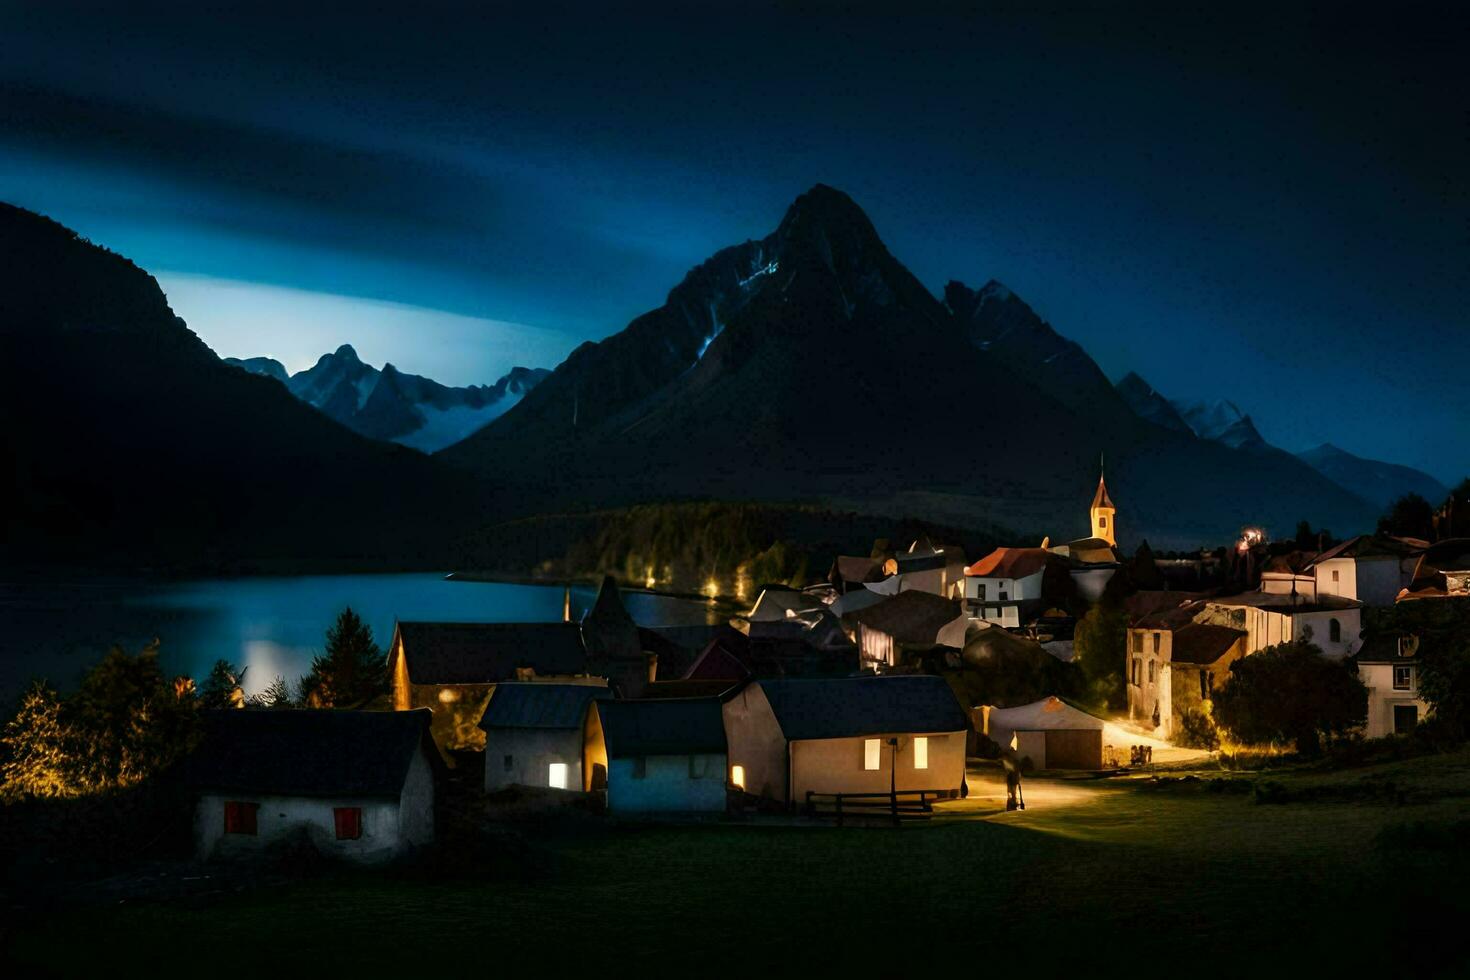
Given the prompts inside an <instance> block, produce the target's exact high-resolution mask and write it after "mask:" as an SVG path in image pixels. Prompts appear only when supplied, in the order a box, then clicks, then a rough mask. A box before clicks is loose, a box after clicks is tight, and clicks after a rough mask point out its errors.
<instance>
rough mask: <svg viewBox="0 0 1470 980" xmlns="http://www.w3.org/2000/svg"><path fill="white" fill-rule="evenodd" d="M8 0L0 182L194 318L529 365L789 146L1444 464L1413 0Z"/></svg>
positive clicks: (1280, 403) (1174, 386)
mask: <svg viewBox="0 0 1470 980" xmlns="http://www.w3.org/2000/svg"><path fill="white" fill-rule="evenodd" d="M16 6H17V5H14V4H3V5H0V199H4V200H7V201H10V202H13V203H16V204H20V205H23V206H26V207H30V208H34V209H36V210H39V211H42V212H44V213H47V214H49V215H51V216H52V217H54V218H56V219H58V220H60V221H62V222H64V223H66V224H68V225H70V226H72V227H74V228H76V229H78V230H79V231H81V232H82V233H83V234H85V235H87V236H88V237H90V238H92V239H93V240H95V241H98V242H100V243H102V244H105V245H108V246H109V247H111V248H113V249H115V250H117V251H120V252H122V253H123V254H126V255H128V256H129V257H131V258H133V259H134V260H135V261H137V262H138V263H139V264H141V265H143V266H144V267H145V268H147V269H149V270H150V271H152V272H154V273H155V274H156V275H158V277H159V279H160V281H161V282H162V283H163V285H164V288H165V289H166V291H168V293H169V294H170V298H171V299H172V301H173V304H174V307H175V310H176V311H177V312H179V313H180V315H182V316H184V317H185V319H187V320H188V321H189V323H190V325H191V327H193V328H194V329H195V330H196V331H197V332H198V333H199V334H200V335H201V336H202V337H203V338H204V339H205V340H206V341H207V342H208V343H209V344H210V345H211V346H212V347H214V348H215V349H216V350H217V351H219V352H220V353H221V354H223V355H234V356H249V355H258V354H263V355H270V356H274V357H277V358H279V359H281V360H283V361H284V362H285V363H286V364H287V366H288V367H289V368H291V369H293V370H297V369H300V368H303V367H306V366H309V364H310V363H311V362H312V361H314V360H315V358H316V356H317V355H318V354H320V353H322V352H324V351H327V350H331V349H333V348H335V347H336V346H337V345H338V344H341V343H344V342H350V343H353V344H354V345H355V346H356V347H357V349H358V351H359V353H360V354H361V355H362V356H363V357H364V359H366V360H368V361H370V362H372V363H376V364H381V363H382V362H383V361H385V360H386V361H392V362H393V363H395V364H396V365H398V366H399V367H400V368H401V369H403V370H407V371H412V372H417V373H422V374H427V375H429V376H431V377H434V378H435V379H437V380H440V381H443V382H446V383H452V384H467V383H481V382H491V381H493V380H494V379H495V378H496V377H498V376H499V375H500V374H502V373H503V372H504V371H505V370H506V369H508V368H509V367H510V366H511V365H512V364H528V365H535V366H547V367H551V366H554V365H555V364H556V363H557V362H558V361H559V360H560V359H561V358H562V357H563V356H564V355H565V354H566V353H568V352H569V351H570V350H571V349H572V348H573V347H574V346H575V345H576V344H578V343H580V342H581V341H583V340H586V339H596V338H600V337H603V336H606V335H607V334H609V333H612V332H614V331H616V330H619V329H621V328H622V327H623V326H624V325H625V324H626V323H627V321H628V320H629V319H631V318H632V317H633V316H635V315H637V314H638V313H641V312H643V311H645V310H647V309H650V308H652V307H655V306H657V305H659V304H660V303H661V302H662V300H663V297H664V294H665V293H666V292H667V291H668V289H669V288H670V287H671V286H672V285H674V284H675V283H676V282H677V281H678V280H679V279H680V278H681V277H682V275H683V274H684V272H686V271H687V270H688V269H689V267H691V266H692V265H694V264H696V263H698V262H699V261H701V260H703V259H704V258H706V257H707V256H708V255H709V254H711V253H712V252H714V251H715V250H717V249H718V248H720V247H722V246H725V245H728V244H733V243H735V242H739V241H743V240H745V239H747V238H753V237H759V236H761V235H764V234H766V233H767V232H769V231H770V230H771V229H772V228H774V226H775V225H776V223H777V222H778V221H779V219H780V217H781V214H782V212H783V210H784V209H785V207H786V206H787V205H788V204H789V203H790V201H791V200H792V199H793V198H794V197H795V196H796V195H797V194H799V193H801V192H802V191H803V190H805V189H806V188H807V187H809V186H810V185H811V184H813V183H816V182H819V181H820V182H823V183H828V184H831V185H833V186H836V187H839V188H841V189H843V190H845V191H847V192H848V193H849V194H851V195H852V196H853V197H854V198H855V199H856V200H857V201H858V203H859V204H861V205H862V206H863V207H864V208H865V209H866V210H867V212H868V214H869V215H870V216H871V217H872V219H873V221H874V223H875V224H876V225H877V227H878V230H879V232H880V234H881V235H882V236H883V237H884V240H885V241H886V242H887V244H888V246H889V248H890V249H891V250H892V251H893V252H894V254H895V255H896V256H898V258H899V259H900V260H902V261H903V262H905V263H906V264H907V265H908V266H909V268H911V269H912V270H913V271H914V273H915V274H917V275H918V276H919V278H920V279H921V280H923V281H924V282H925V283H926V284H927V285H928V286H929V287H930V288H931V289H933V290H934V291H935V292H936V293H937V292H938V291H940V290H941V289H942V287H943V284H944V282H945V281H946V280H948V279H951V278H958V279H962V280H965V281H967V282H970V283H971V284H972V285H979V284H980V283H983V282H984V281H985V280H987V279H989V278H997V279H1000V280H1002V281H1003V282H1005V283H1006V284H1008V285H1009V286H1011V287H1012V288H1013V289H1014V290H1016V291H1017V292H1018V293H1020V294H1021V295H1022V296H1023V297H1024V298H1026V299H1027V300H1028V301H1029V302H1030V303H1031V304H1032V305H1033V306H1034V307H1035V308H1036V309H1037V310H1038V311H1039V312H1040V313H1041V314H1042V315H1043V316H1044V317H1046V318H1047V319H1049V320H1050V321H1051V322H1052V323H1053V325H1055V326H1056V327H1057V329H1058V330H1060V331H1061V332H1062V333H1064V334H1066V335H1068V336H1070V337H1072V338H1074V339H1076V340H1077V341H1079V342H1080V343H1081V344H1082V345H1083V346H1084V347H1086V348H1087V350H1088V351H1089V352H1090V353H1091V354H1092V355H1093V357H1094V358H1096V360H1097V361H1098V362H1099V364H1101V366H1102V367H1103V370H1104V371H1106V372H1107V373H1108V374H1109V376H1110V377H1114V378H1116V377H1118V376H1121V375H1122V374H1123V373H1124V372H1126V371H1127V370H1129V369H1134V370H1137V371H1138V372H1139V373H1140V374H1142V375H1143V376H1144V377H1145V378H1147V379H1148V380H1149V381H1151V382H1152V383H1153V384H1154V385H1155V386H1156V387H1157V388H1159V389H1160V390H1161V391H1163V392H1164V393H1165V394H1166V395H1169V396H1171V397H1183V398H1206V399H1213V398H1220V397H1226V398H1230V399H1232V400H1234V401H1235V402H1237V403H1238V404H1239V405H1240V406H1241V407H1242V408H1243V409H1244V410H1246V411H1248V412H1250V413H1251V414H1252V415H1253V416H1254V418H1255V420H1256V422H1257V424H1258V427H1259V428H1260V429H1261V431H1262V433H1263V434H1264V435H1265V436H1266V438H1267V439H1268V440H1270V441H1272V442H1274V443H1276V444H1278V445H1281V446H1283V447H1285V448H1288V449H1294V450H1295V449H1303V448H1307V447H1309V446H1311V445H1315V444H1317V443H1319V442H1322V441H1331V442H1334V443H1336V444H1338V445H1340V446H1342V447H1343V448H1345V449H1348V450H1350V451H1352V452H1357V453H1360V454H1363V455H1368V456H1373V457H1376V458H1381V459H1389V460H1392V461H1395V462H1403V463H1408V464H1411V465H1415V466H1419V467H1421V468H1423V469H1426V470H1428V471H1429V472H1431V473H1433V474H1434V475H1436V476H1438V477H1440V478H1441V479H1443V480H1451V479H1456V478H1459V477H1462V476H1464V475H1465V474H1466V473H1467V472H1470V385H1467V381H1466V377H1467V374H1466V365H1467V357H1470V329H1467V323H1466V313H1465V311H1466V309H1467V300H1470V288H1467V287H1470V247H1467V245H1470V243H1467V227H1470V194H1467V174H1470V139H1467V135H1470V134H1467V123H1466V112H1465V102H1464V99H1465V92H1466V82H1467V78H1466V74H1465V71H1466V70H1465V68H1464V65H1463V64H1462V63H1457V62H1459V61H1461V60H1462V59H1460V58H1458V57H1457V55H1462V54H1463V51H1464V50H1465V41H1466V30H1465V23H1464V21H1463V19H1458V20H1457V19H1456V18H1463V15H1462V14H1457V13H1452V12H1451V11H1452V10H1453V9H1454V8H1453V7H1451V6H1449V5H1446V6H1443V7H1440V8H1436V7H1433V6H1417V7H1416V6H1414V5H1405V4H1396V5H1394V6H1393V7H1392V8H1391V9H1389V8H1383V9H1382V10H1380V11H1378V12H1376V13H1370V12H1367V11H1364V12H1363V13H1361V14H1359V13H1350V12H1345V11H1343V10H1340V9H1338V7H1337V5H1324V6H1322V7H1320V8H1315V9H1314V8H1306V7H1301V8H1298V9H1297V10H1296V11H1295V12H1292V13H1289V14H1286V15H1283V14H1281V13H1280V12H1276V11H1273V10H1272V7H1271V6H1261V7H1258V8H1255V9H1246V8H1243V7H1241V6H1240V5H1235V4H1228V5H1213V6H1220V7H1225V8H1228V9H1229V12H1228V13H1226V12H1223V11H1218V10H1211V9H1210V7H1206V6H1203V5H1201V6H1194V5H1188V4H1185V5H1179V4H1170V5H1167V6H1161V7H1158V8H1154V9H1149V8H1146V7H1142V6H1139V5H1133V6H1128V7H1126V8H1125V7H1122V6H1116V8H1115V9H1109V7H1108V6H1107V5H1099V4H1072V5H1067V6H1066V7H1056V8H1052V9H1050V10H1048V11H1046V12H1042V13H1038V12H1036V10H1035V9H1034V8H1033V9H1031V10H1027V11H1023V10H1022V8H1021V7H1018V6H1016V7H1013V6H1009V5H992V6H990V7H988V9H987V11H986V12H984V13H979V14H974V13H967V12H964V11H965V7H966V6H968V5H960V4H953V5H935V6H932V7H931V6H929V5H925V4H922V3H905V4H903V5H901V7H900V8H899V9H901V10H902V11H903V14H902V16H893V15H889V16H882V15H879V14H875V13H868V12H865V11H864V10H863V9H862V7H861V5H853V4H842V5H839V4H818V3H809V4H802V5H795V6H788V7H785V8H760V7H757V6H755V5H750V4H744V3H741V4H721V5H719V7H720V9H721V11H722V12H721V13H720V14H719V15H715V14H708V13H700V14H693V13H690V12H688V11H682V12H681V11H679V10H678V9H677V8H674V7H668V8H663V9H657V10H655V9H654V8H651V7H650V6H649V5H646V4H645V5H641V6H640V7H637V8H629V7H625V6H623V5H619V4H601V5H598V6H597V7H596V8H591V7H590V5H589V7H588V8H586V9H583V8H581V7H577V8H566V9H562V10H557V11H553V10H551V9H550V7H549V6H548V5H546V4H538V5H536V6H537V8H538V10H540V11H542V13H540V14H537V15H535V16H536V17H537V18H538V19H535V20H531V19H528V18H529V16H531V15H529V14H527V13H525V12H519V13H515V14H511V13H506V12H503V11H498V10H483V9H475V10H473V11H467V10H462V9H456V8H455V7H452V6H436V5H433V4H424V3H415V4H413V5H408V4H400V5H393V6H396V7H399V8H402V9H400V10H398V11H397V12H395V13H391V14H390V13H383V14H374V15H366V16H365V15H363V14H361V13H353V14H349V13H346V12H345V8H344V11H339V12H323V11H320V10H318V11H314V12H308V11H305V10H303V9H298V8H304V7H307V6H312V7H316V6H318V5H315V4H311V5H306V4H293V5H290V6H287V7H284V8H281V9H280V10H278V11H276V12H265V11H263V10H262V5H259V4H250V5H232V6H235V7H246V6H248V7H249V8H250V9H249V11H248V12H245V11H243V10H236V11H233V12H220V11H210V10H205V9H203V7H204V6H206V5H202V4H198V3H192V4H187V5H178V6H177V7H176V8H174V9H169V8H168V7H162V6H157V5H152V10H153V11H154V12H151V13H139V12H136V11H133V10H128V11H126V12H123V11H122V10H121V9H115V10H112V11H108V12H103V11H94V10H88V9H87V8H85V7H78V6H76V5H70V4H64V3H48V4H29V5H26V6H29V7H31V8H32V9H30V10H28V11H27V10H18V9H16ZM110 6H112V7H115V8H122V6H123V5H120V4H117V5H110ZM410 6H411V9H410ZM525 6H526V7H529V6H530V5H529V4H528V5H525ZM1028 6H1030V5H1028ZM1181 8H1182V9H1181Z"/></svg>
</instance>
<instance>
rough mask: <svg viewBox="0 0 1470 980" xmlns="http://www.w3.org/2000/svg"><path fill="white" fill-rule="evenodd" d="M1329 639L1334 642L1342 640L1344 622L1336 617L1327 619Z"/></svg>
mask: <svg viewBox="0 0 1470 980" xmlns="http://www.w3.org/2000/svg"><path fill="white" fill-rule="evenodd" d="M1327 639H1329V640H1331V641H1332V642H1333V643H1341V642H1342V624H1341V623H1339V622H1338V621H1337V620H1336V619H1329V620H1328V621H1327Z"/></svg>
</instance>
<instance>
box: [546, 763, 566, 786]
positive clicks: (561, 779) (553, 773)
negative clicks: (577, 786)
mask: <svg viewBox="0 0 1470 980" xmlns="http://www.w3.org/2000/svg"><path fill="white" fill-rule="evenodd" d="M546 784H547V785H548V786H550V787H551V788H552V789H566V788H567V764H566V763H565V762H553V763H552V764H551V765H550V766H549V767H548V769H547V775H546Z"/></svg>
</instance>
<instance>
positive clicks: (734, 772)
mask: <svg viewBox="0 0 1470 980" xmlns="http://www.w3.org/2000/svg"><path fill="white" fill-rule="evenodd" d="M730 783H731V785H734V786H739V787H740V788H741V789H744V788H745V767H744V766H731V767H730Z"/></svg>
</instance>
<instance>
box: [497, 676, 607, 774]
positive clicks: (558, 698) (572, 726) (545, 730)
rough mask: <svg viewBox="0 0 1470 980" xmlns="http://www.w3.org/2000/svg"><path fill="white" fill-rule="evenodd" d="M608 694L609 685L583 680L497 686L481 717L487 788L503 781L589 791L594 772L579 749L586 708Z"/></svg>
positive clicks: (583, 730) (581, 749)
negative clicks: (599, 684)
mask: <svg viewBox="0 0 1470 980" xmlns="http://www.w3.org/2000/svg"><path fill="white" fill-rule="evenodd" d="M610 697H612V692H611V691H609V690H608V689H607V688H605V687H592V686H590V685H587V684H527V683H509V684H500V685H497V686H496V688H495V693H494V694H493V695H492V696H491V698H490V704H489V706H488V707H486V709H485V715H484V717H483V718H481V719H480V729H481V730H482V731H483V732H484V733H485V792H487V793H493V792H495V791H496V790H500V789H504V788H505V787H507V786H539V787H546V788H550V789H564V790H581V791H586V790H590V789H591V788H592V785H593V781H594V773H593V768H592V766H591V765H590V764H588V763H587V762H586V755H585V753H584V752H583V740H584V732H585V729H586V725H587V712H588V710H589V707H590V705H591V704H592V702H593V701H594V700H596V699H606V698H610ZM602 778H603V779H605V778H606V772H605V771H604V772H603V773H602ZM599 781H601V780H599Z"/></svg>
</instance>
